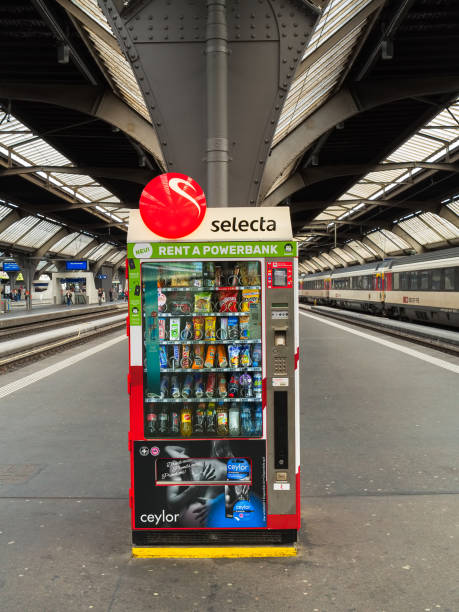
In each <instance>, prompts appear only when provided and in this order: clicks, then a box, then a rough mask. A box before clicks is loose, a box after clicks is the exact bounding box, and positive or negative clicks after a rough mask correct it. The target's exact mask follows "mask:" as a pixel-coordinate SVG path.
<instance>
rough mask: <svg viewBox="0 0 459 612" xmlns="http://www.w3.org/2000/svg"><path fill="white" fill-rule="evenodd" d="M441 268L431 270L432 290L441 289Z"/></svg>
mask: <svg viewBox="0 0 459 612" xmlns="http://www.w3.org/2000/svg"><path fill="white" fill-rule="evenodd" d="M441 273H442V271H441V270H432V291H441Z"/></svg>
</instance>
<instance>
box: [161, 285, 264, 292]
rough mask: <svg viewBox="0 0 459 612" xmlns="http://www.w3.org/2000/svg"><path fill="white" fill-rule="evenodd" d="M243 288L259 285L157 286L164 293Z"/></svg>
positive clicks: (259, 286) (259, 287) (258, 286)
mask: <svg viewBox="0 0 459 612" xmlns="http://www.w3.org/2000/svg"><path fill="white" fill-rule="evenodd" d="M243 289H261V285H235V286H232V287H193V286H190V287H158V291H160V292H161V293H166V292H168V291H201V292H203V291H204V292H206V291H241V290H243Z"/></svg>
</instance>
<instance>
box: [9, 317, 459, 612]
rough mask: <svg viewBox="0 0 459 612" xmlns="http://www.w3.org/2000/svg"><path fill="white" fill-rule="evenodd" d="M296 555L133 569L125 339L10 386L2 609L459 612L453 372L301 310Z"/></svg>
mask: <svg viewBox="0 0 459 612" xmlns="http://www.w3.org/2000/svg"><path fill="white" fill-rule="evenodd" d="M300 347H301V362H300V367H301V372H300V380H301V385H302V386H301V397H302V402H301V406H302V408H301V412H302V421H301V451H302V531H301V534H300V546H299V553H298V556H297V557H294V558H282V559H262V560H260V559H215V560H212V559H202V560H201V559H200V560H196V559H193V560H179V559H170V560H167V559H161V560H158V559H132V557H131V541H130V524H129V520H130V513H129V504H128V489H129V455H128V433H127V432H128V422H129V418H128V412H129V411H128V398H127V395H126V374H127V364H128V355H127V352H128V343H127V339H126V338H125V336H124V335H123V334H121V333H119V332H117V333H115V334H112V335H110V336H106V337H104V338H103V340H100V339H98V340H95V341H91V342H88V343H87V344H86V345H85V346H84V347H79V348H74V349H70V350H69V351H68V352H66V353H65V354H59V355H54V356H50V357H48V358H46V359H44V360H42V361H40V362H39V363H36V364H32V365H27V366H25V367H24V368H22V369H20V370H18V371H15V372H11V373H7V374H4V375H3V376H1V377H0V398H1V400H2V401H1V406H2V408H1V410H0V425H1V427H0V432H1V433H0V436H1V443H0V484H1V488H0V516H1V517H2V520H1V527H0V532H1V533H0V584H1V601H2V604H1V607H2V609H3V610H5V611H8V612H16V611H19V610H24V609H30V607H31V602H33V608H34V609H37V610H50V611H54V610H61V609H65V610H68V611H70V612H73V611H74V610H75V611H76V610H88V609H90V610H94V611H110V612H125V610H128V609H130V610H136V611H139V612H142V611H144V610H145V611H146V610H151V609H155V610H159V611H169V610H171V611H172V610H177V609H185V610H201V611H202V610H206V611H209V612H211V611H215V610H216V609H218V610H221V611H226V610H228V611H230V610H238V611H239V610H250V611H252V610H267V609H283V610H294V611H296V610H298V611H300V610H301V611H306V612H331V611H338V612H348V611H350V610H353V611H355V612H383V611H386V612H418V611H419V610H430V611H434V610H443V611H445V612H446V611H447V610H449V611H450V612H453V611H456V610H459V589H458V583H457V570H456V568H457V567H458V564H459V548H458V546H457V541H458V538H459V525H458V520H457V517H458V515H459V451H458V446H457V439H458V433H459V413H458V411H457V397H458V391H459V378H458V376H457V374H458V373H459V359H458V358H457V357H454V356H449V355H444V354H442V353H439V352H437V351H435V350H434V349H429V348H420V347H417V346H416V347H414V346H413V345H412V344H409V343H407V342H406V341H403V340H401V339H390V340H388V339H387V337H386V336H383V335H381V334H379V333H378V332H372V331H365V332H361V331H358V330H355V329H354V328H352V326H349V325H347V324H345V323H338V322H336V321H329V320H325V319H323V318H321V317H320V316H319V315H317V314H313V313H302V314H300Z"/></svg>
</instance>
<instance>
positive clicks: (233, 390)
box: [228, 374, 239, 397]
mask: <svg viewBox="0 0 459 612" xmlns="http://www.w3.org/2000/svg"><path fill="white" fill-rule="evenodd" d="M238 392H239V380H238V377H237V376H235V375H234V374H232V375H231V378H230V381H229V385H228V397H237V396H238Z"/></svg>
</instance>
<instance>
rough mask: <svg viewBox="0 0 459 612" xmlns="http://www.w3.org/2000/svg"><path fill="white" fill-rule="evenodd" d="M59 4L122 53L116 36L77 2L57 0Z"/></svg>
mask: <svg viewBox="0 0 459 612" xmlns="http://www.w3.org/2000/svg"><path fill="white" fill-rule="evenodd" d="M56 2H57V3H58V4H60V5H61V6H62V7H63V8H65V10H66V11H67V12H68V13H70V14H71V15H73V17H75V18H76V19H77V20H78V21H79V22H80V23H82V24H83V25H84V27H85V28H87V29H88V30H89V31H90V32H91V33H92V34H94V35H95V36H97V37H98V38H100V39H101V40H102V41H103V42H104V43H105V44H107V45H108V46H109V47H111V48H112V49H113V51H116V52H117V53H120V52H121V50H120V48H119V46H118V43H117V42H116V38H115V37H114V36H112V35H111V34H110V32H107V30H106V29H105V28H103V27H102V26H100V25H99V24H98V23H97V21H95V20H94V19H92V18H91V17H90V16H89V15H88V14H87V13H85V12H84V11H82V10H81V9H80V8H78V6H77V5H76V4H74V3H73V2H72V1H71V0H56Z"/></svg>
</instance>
